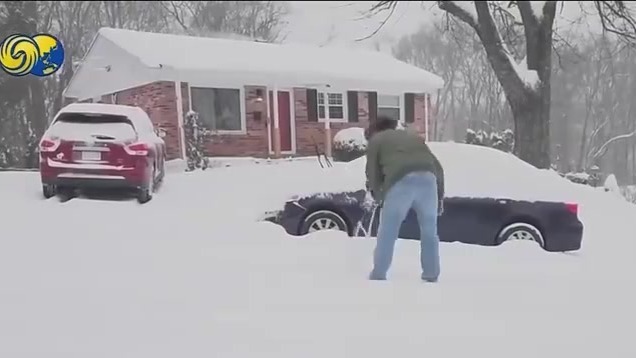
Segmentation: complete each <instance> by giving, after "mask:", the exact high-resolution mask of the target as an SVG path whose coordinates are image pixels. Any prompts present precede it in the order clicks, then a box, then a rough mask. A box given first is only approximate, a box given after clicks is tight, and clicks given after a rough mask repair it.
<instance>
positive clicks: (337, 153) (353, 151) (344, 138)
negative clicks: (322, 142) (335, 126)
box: [333, 127, 367, 162]
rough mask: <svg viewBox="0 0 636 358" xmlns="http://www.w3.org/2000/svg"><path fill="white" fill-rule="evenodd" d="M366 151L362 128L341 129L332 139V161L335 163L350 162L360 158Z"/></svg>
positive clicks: (365, 139)
mask: <svg viewBox="0 0 636 358" xmlns="http://www.w3.org/2000/svg"><path fill="white" fill-rule="evenodd" d="M366 150H367V138H366V136H365V130H364V128H359V127H352V128H345V129H341V130H339V131H338V133H336V135H335V136H334V138H333V159H334V161H336V162H350V161H352V160H354V159H357V158H360V157H361V156H363V155H364V154H365V152H366Z"/></svg>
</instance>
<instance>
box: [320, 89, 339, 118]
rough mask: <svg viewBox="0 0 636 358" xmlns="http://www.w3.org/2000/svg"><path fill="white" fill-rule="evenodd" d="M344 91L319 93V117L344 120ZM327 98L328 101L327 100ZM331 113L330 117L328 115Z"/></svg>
mask: <svg viewBox="0 0 636 358" xmlns="http://www.w3.org/2000/svg"><path fill="white" fill-rule="evenodd" d="M344 97H345V96H344V94H343V93H325V92H319V93H318V118H319V119H323V120H324V119H327V118H329V119H330V120H336V121H344V120H345V113H346V109H345V100H344ZM325 98H326V101H325ZM327 115H329V117H327Z"/></svg>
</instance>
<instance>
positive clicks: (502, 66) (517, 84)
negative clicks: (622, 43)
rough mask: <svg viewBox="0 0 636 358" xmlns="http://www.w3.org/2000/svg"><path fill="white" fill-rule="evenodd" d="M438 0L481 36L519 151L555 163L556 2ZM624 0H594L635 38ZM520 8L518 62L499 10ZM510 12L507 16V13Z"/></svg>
mask: <svg viewBox="0 0 636 358" xmlns="http://www.w3.org/2000/svg"><path fill="white" fill-rule="evenodd" d="M397 3H398V1H379V2H377V3H376V5H375V6H373V8H372V9H371V12H373V13H378V12H383V11H387V10H388V11H393V10H394V9H395V7H396V5H397ZM505 3H507V6H504V2H495V1H475V2H472V1H471V2H468V1H438V2H437V4H438V7H439V8H440V9H441V10H443V11H445V12H446V13H447V14H448V15H450V16H453V17H454V18H456V19H459V20H461V21H463V22H464V23H466V24H467V25H469V26H470V27H471V28H472V29H473V30H474V31H475V33H476V34H477V36H478V37H479V39H480V41H481V43H482V45H483V47H484V49H485V51H486V54H487V56H488V60H489V63H490V65H491V67H492V69H493V70H494V72H495V74H496V76H497V79H498V81H499V83H500V84H501V86H502V88H503V91H504V93H505V95H506V99H507V101H508V104H509V106H510V109H511V111H512V114H513V118H514V126H515V131H514V132H515V154H516V155H517V156H519V157H520V158H521V159H523V160H525V161H527V162H529V163H531V164H533V165H535V166H537V167H539V168H550V166H551V163H550V103H551V102H550V100H551V81H550V78H551V74H552V44H553V26H554V19H555V15H556V8H557V2H556V1H545V2H539V3H540V4H541V6H535V5H534V4H535V3H531V2H529V1H508V2H505ZM625 3H626V2H624V1H595V4H596V9H597V11H598V15H599V16H600V18H601V20H602V24H603V27H604V28H605V29H607V30H609V31H613V32H615V33H619V34H621V35H622V36H624V37H625V38H636V31H632V30H636V26H634V24H636V20H635V19H634V17H633V15H632V13H631V12H630V11H629V9H628V7H627V5H626V4H625ZM513 8H516V10H517V12H518V14H519V16H518V19H517V17H516V16H514V15H513V16H512V18H511V20H514V21H512V22H511V23H512V24H513V25H519V26H522V27H523V33H524V44H525V46H524V48H525V51H524V52H525V55H524V56H523V57H522V60H521V62H517V59H515V57H514V53H513V52H512V50H511V46H510V45H509V44H507V43H506V41H505V37H504V36H502V33H505V32H507V30H508V29H510V28H512V26H508V27H506V28H503V30H504V31H502V29H500V27H499V26H498V25H497V21H496V17H495V15H494V14H495V13H496V12H501V13H508V12H510V11H511V9H513ZM503 18H506V17H503Z"/></svg>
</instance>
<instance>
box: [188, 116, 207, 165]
mask: <svg viewBox="0 0 636 358" xmlns="http://www.w3.org/2000/svg"><path fill="white" fill-rule="evenodd" d="M184 131H185V139H186V158H187V168H186V171H188V172H190V171H193V170H195V169H197V168H198V169H201V170H206V169H207V168H208V166H209V164H210V163H209V159H208V157H207V156H206V155H205V139H206V136H207V134H208V131H207V130H206V129H205V128H204V127H203V126H202V125H201V121H200V120H199V114H198V113H197V112H194V111H190V112H188V114H187V115H186V118H185V123H184Z"/></svg>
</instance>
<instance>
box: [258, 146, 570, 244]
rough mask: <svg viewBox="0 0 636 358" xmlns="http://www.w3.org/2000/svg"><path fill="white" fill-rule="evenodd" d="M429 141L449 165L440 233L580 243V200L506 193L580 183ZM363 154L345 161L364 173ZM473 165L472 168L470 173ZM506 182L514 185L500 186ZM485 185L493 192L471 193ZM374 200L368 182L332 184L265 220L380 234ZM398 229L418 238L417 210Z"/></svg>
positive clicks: (466, 238)
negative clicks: (350, 186)
mask: <svg viewBox="0 0 636 358" xmlns="http://www.w3.org/2000/svg"><path fill="white" fill-rule="evenodd" d="M430 146H431V150H433V152H435V154H436V155H437V156H438V158H439V160H440V161H441V162H442V165H443V166H444V169H445V173H446V183H447V185H446V187H447V192H448V194H449V196H448V197H446V198H445V199H444V212H443V214H442V215H441V216H440V217H439V219H438V232H439V236H440V240H441V241H443V242H462V243H466V244H475V245H483V246H497V245H500V244H502V243H504V242H506V241H510V240H531V241H535V242H536V243H537V244H538V245H540V246H541V247H542V248H543V249H544V250H546V251H551V252H566V251H576V250H578V249H580V247H581V241H582V236H583V224H582V223H581V221H580V220H579V218H578V205H577V204H576V203H574V202H571V201H568V200H555V199H551V200H543V199H533V200H528V199H527V198H523V196H524V195H521V198H513V197H514V195H508V194H510V193H514V192H515V190H514V187H519V188H520V189H522V190H525V191H526V192H530V193H532V194H534V195H533V196H535V197H539V198H540V197H541V195H537V192H541V191H542V190H541V189H542V188H541V187H542V186H543V187H544V188H543V189H544V190H543V191H545V192H548V193H547V194H550V192H551V193H552V194H554V193H555V192H561V191H568V190H570V189H572V187H571V186H572V185H575V184H570V183H569V182H566V180H565V179H562V178H560V177H557V176H556V174H555V175H550V173H547V172H545V171H541V170H538V169H536V168H534V167H532V166H530V165H528V164H527V163H525V162H522V161H521V160H519V159H517V158H516V157H514V156H512V155H510V154H507V153H503V152H498V151H496V150H494V149H489V148H475V147H473V146H469V145H464V144H455V143H431V144H430ZM364 160H365V158H359V159H357V160H355V161H353V162H351V163H347V164H344V165H345V166H353V169H354V170H360V171H361V173H360V175H361V176H364ZM493 165H494V167H493ZM332 169H336V168H332ZM350 169H351V168H350ZM476 169H481V170H476ZM468 172H473V173H472V175H470V176H467V174H468ZM335 173H336V174H334V172H333V171H332V172H331V173H329V175H337V170H336V171H335ZM506 173H513V174H510V175H507V174H506ZM506 186H507V187H508V188H509V189H510V187H512V188H513V189H512V190H500V189H502V187H506ZM362 187H363V186H362ZM459 188H463V189H465V190H459ZM485 190H486V191H488V190H489V191H491V192H492V195H490V196H486V195H483V194H482V195H478V196H475V195H470V194H469V193H471V192H475V191H478V192H481V193H483V192H484V191H485ZM454 192H455V193H454ZM525 196H526V197H527V196H530V195H525ZM546 196H548V197H550V196H552V197H554V195H546ZM374 208H375V205H373V202H372V200H370V199H369V197H368V196H367V193H366V191H365V190H363V189H360V190H347V191H333V192H328V193H320V194H314V195H308V196H304V197H295V198H293V199H290V200H289V201H287V203H286V204H285V205H284V207H283V208H282V209H281V210H279V211H276V212H273V213H269V215H267V218H266V220H269V221H271V222H274V223H277V224H279V225H281V226H282V227H283V228H284V229H285V231H287V233H289V234H290V235H294V236H302V235H306V234H308V233H311V232H314V231H320V230H341V231H345V232H346V233H347V234H348V235H349V236H352V237H364V236H373V237H375V236H376V230H377V226H378V222H379V216H380V212H381V210H382V209H381V208H377V209H376V210H374ZM374 211H375V212H374ZM399 236H400V238H402V239H411V240H419V226H418V223H417V216H416V214H415V211H413V210H411V211H410V212H409V213H408V215H407V218H406V219H405V221H404V222H403V224H402V227H401V229H400V235H399Z"/></svg>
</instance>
